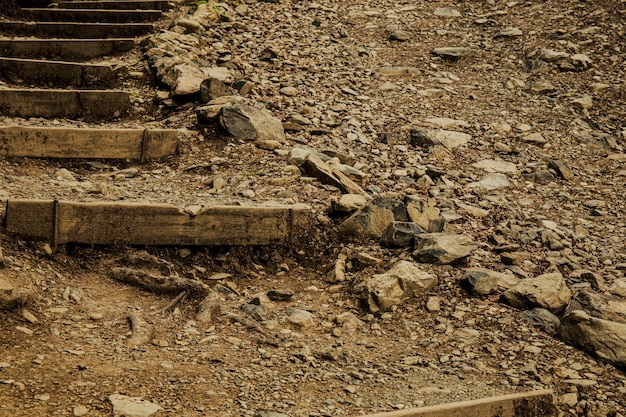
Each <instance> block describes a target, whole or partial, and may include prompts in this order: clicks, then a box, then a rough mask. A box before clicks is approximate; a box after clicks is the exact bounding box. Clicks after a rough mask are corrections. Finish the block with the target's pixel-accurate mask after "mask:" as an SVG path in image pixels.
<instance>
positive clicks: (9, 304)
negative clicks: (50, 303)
mask: <svg viewBox="0 0 626 417" xmlns="http://www.w3.org/2000/svg"><path fill="white" fill-rule="evenodd" d="M12 275H13V276H11V277H10V276H8V274H7V273H6V272H5V271H1V270H0V311H2V310H12V309H16V308H19V307H23V306H25V305H28V304H31V303H34V302H36V301H37V299H38V294H37V292H36V290H35V288H34V286H33V285H32V283H33V281H36V280H37V277H36V276H34V275H33V276H30V274H29V273H22V272H20V273H19V275H18V276H15V273H12Z"/></svg>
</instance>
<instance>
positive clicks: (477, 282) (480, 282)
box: [463, 268, 519, 295]
mask: <svg viewBox="0 0 626 417" xmlns="http://www.w3.org/2000/svg"><path fill="white" fill-rule="evenodd" d="M517 283H519V278H517V277H515V275H513V274H509V273H503V272H497V271H491V270H489V269H484V268H471V269H466V270H465V273H464V274H463V284H464V285H465V287H466V288H467V289H468V291H469V292H471V293H472V294H474V295H489V294H494V293H501V292H503V291H506V290H508V289H509V288H511V287H513V286H514V285H516V284H517Z"/></svg>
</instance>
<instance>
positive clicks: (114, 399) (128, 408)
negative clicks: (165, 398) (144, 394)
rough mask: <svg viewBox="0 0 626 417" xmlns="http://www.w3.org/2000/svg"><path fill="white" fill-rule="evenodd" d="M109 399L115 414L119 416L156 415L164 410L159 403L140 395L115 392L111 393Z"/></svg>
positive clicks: (141, 416)
mask: <svg viewBox="0 0 626 417" xmlns="http://www.w3.org/2000/svg"><path fill="white" fill-rule="evenodd" d="M109 401H110V402H111V404H112V405H113V415H114V416H119V417H154V416H156V415H157V413H158V412H159V411H161V410H162V408H161V407H160V406H158V405H157V404H154V403H151V402H148V401H146V400H143V399H141V398H138V397H128V396H126V395H120V394H113V395H109Z"/></svg>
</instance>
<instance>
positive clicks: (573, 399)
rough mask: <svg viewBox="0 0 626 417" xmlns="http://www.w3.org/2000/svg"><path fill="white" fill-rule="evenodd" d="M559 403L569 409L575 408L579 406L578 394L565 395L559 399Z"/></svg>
mask: <svg viewBox="0 0 626 417" xmlns="http://www.w3.org/2000/svg"><path fill="white" fill-rule="evenodd" d="M559 403H560V404H563V405H566V406H568V407H575V406H576V404H578V394H577V393H575V392H569V393H567V394H563V395H561V397H560V398H559Z"/></svg>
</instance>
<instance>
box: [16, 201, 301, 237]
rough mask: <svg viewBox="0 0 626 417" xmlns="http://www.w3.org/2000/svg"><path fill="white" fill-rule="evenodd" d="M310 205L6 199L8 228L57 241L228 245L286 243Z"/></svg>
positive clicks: (294, 235) (298, 230)
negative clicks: (226, 204) (217, 204)
mask: <svg viewBox="0 0 626 417" xmlns="http://www.w3.org/2000/svg"><path fill="white" fill-rule="evenodd" d="M310 213H311V210H310V207H308V206H305V205H302V204H297V205H289V206H285V205H275V206H208V207H202V206H192V207H188V208H181V207H177V206H174V205H171V204H150V203H111V202H102V203H94V202H90V203H82V202H71V201H57V200H12V199H11V200H8V201H7V202H6V206H5V213H4V216H5V218H4V226H5V230H6V232H7V233H10V234H12V235H18V236H21V237H23V238H27V239H34V240H44V241H48V242H50V243H52V244H53V246H56V245H63V244H67V243H77V244H100V245H112V244H130V245H159V246H171V245H187V246H231V245H238V246H239V245H245V246H247V245H269V244H285V243H291V242H293V240H294V239H297V238H298V237H299V236H300V235H301V234H302V233H303V231H304V230H305V229H306V225H307V224H308V219H309V215H310Z"/></svg>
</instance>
